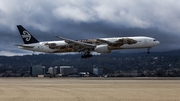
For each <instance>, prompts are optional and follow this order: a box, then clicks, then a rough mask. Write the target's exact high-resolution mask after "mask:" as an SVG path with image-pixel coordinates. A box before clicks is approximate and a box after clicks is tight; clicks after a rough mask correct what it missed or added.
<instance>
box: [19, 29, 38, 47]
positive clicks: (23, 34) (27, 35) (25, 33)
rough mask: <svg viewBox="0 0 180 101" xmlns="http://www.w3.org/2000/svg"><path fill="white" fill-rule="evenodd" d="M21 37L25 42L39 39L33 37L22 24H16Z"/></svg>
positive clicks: (28, 42) (35, 41)
mask: <svg viewBox="0 0 180 101" xmlns="http://www.w3.org/2000/svg"><path fill="white" fill-rule="evenodd" d="M17 28H18V30H19V33H20V35H21V38H22V39H23V41H24V43H25V44H31V43H38V42H39V41H38V40H37V39H36V38H34V37H33V36H32V35H31V34H30V33H29V32H28V31H27V30H26V29H25V28H24V27H23V26H21V25H17Z"/></svg>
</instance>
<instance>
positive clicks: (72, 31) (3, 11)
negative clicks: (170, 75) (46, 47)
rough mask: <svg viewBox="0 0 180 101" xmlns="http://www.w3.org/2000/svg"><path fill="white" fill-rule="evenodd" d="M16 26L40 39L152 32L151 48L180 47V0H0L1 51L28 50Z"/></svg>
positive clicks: (143, 34) (129, 34) (149, 33)
mask: <svg viewBox="0 0 180 101" xmlns="http://www.w3.org/2000/svg"><path fill="white" fill-rule="evenodd" d="M16 25H23V26H24V27H25V28H26V29H27V30H28V31H29V32H30V33H32V34H33V35H34V36H35V37H36V38H37V39H38V40H39V41H47V40H58V39H57V38H55V37H53V36H54V35H59V36H62V37H66V38H71V39H86V38H99V37H115V36H150V37H154V38H156V39H157V40H159V41H160V42H161V44H160V45H158V46H156V47H154V48H153V49H152V51H168V50H173V49H180V45H179V43H180V39H179V38H180V0H0V55H14V54H28V53H32V52H29V51H22V50H20V49H18V48H17V47H15V46H13V45H14V44H22V43H23V41H22V39H21V38H20V35H19V32H18V30H17V28H16Z"/></svg>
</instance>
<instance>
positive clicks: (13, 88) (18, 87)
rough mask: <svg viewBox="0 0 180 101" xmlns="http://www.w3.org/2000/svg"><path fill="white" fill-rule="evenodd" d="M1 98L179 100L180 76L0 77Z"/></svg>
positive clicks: (40, 100) (27, 100) (21, 100)
mask: <svg viewBox="0 0 180 101" xmlns="http://www.w3.org/2000/svg"><path fill="white" fill-rule="evenodd" d="M0 101H180V78H176V77H174V78H147V77H143V78H103V77H101V78H99V77H96V78H89V77H87V78H33V77H25V78H0Z"/></svg>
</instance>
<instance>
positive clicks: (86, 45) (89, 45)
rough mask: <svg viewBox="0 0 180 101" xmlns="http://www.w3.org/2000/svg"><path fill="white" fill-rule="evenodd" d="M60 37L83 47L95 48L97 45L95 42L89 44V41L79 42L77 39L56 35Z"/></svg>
mask: <svg viewBox="0 0 180 101" xmlns="http://www.w3.org/2000/svg"><path fill="white" fill-rule="evenodd" d="M55 37H57V38H58V39H61V40H64V41H65V42H67V43H68V44H74V45H78V46H80V47H82V48H95V47H96V45H95V44H89V43H84V42H79V41H75V40H71V39H67V38H63V37H60V36H55Z"/></svg>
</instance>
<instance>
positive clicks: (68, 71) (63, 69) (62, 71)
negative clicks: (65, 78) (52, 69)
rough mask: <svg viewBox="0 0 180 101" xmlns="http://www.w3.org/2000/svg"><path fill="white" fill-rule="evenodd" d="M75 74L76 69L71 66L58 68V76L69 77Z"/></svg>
mask: <svg viewBox="0 0 180 101" xmlns="http://www.w3.org/2000/svg"><path fill="white" fill-rule="evenodd" d="M75 73H77V68H74V67H73V66H60V74H62V75H69V74H75Z"/></svg>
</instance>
